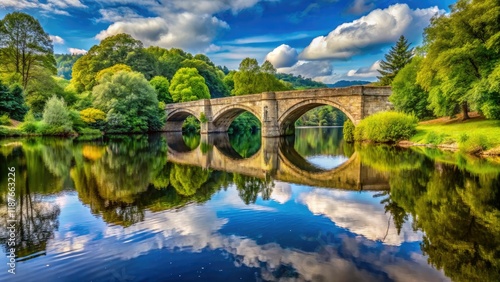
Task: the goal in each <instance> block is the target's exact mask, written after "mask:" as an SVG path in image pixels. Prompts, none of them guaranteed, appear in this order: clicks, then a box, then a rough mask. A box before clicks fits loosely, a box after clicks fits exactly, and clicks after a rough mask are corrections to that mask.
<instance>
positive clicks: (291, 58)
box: [266, 44, 299, 68]
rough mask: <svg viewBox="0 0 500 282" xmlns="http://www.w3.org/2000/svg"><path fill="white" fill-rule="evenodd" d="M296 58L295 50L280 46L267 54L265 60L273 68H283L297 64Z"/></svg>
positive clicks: (284, 45) (283, 45)
mask: <svg viewBox="0 0 500 282" xmlns="http://www.w3.org/2000/svg"><path fill="white" fill-rule="evenodd" d="M298 56H299V54H298V53H297V50H295V49H294V48H292V47H290V46H288V45H286V44H282V45H280V46H278V47H277V48H275V49H274V50H273V51H271V52H269V54H267V56H266V60H268V61H269V62H270V63H271V64H273V66H274V67H275V68H284V67H291V66H293V65H294V64H295V63H297V60H298Z"/></svg>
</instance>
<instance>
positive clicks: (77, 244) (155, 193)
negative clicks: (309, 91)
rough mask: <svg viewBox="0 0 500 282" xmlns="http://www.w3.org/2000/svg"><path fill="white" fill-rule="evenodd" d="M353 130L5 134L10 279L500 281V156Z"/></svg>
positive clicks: (3, 209)
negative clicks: (365, 136)
mask: <svg viewBox="0 0 500 282" xmlns="http://www.w3.org/2000/svg"><path fill="white" fill-rule="evenodd" d="M341 136H342V132H341V129H338V128H337V129H335V128H333V129H332V128H330V129H328V128H321V129H310V128H308V129H298V130H297V133H296V136H295V137H294V138H284V139H276V138H275V139H266V138H261V137H260V136H259V135H253V136H245V135H237V136H227V135H210V136H201V137H200V136H199V135H198V136H191V137H189V136H181V135H149V136H122V137H113V138H109V137H106V138H101V139H97V140H82V139H74V140H69V139H47V138H31V139H27V138H25V139H3V140H0V171H1V175H0V196H1V197H0V216H1V226H0V245H1V248H0V256H1V257H0V281H500V164H499V163H498V162H496V163H495V162H494V161H486V160H482V159H477V158H474V157H470V156H461V155H454V154H450V153H444V152H440V151H436V150H431V149H422V148H415V149H399V148H395V147H390V146H368V145H363V146H352V145H349V144H346V143H344V142H343V141H342V138H341ZM8 167H15V168H16V200H17V202H16V203H17V205H16V209H15V212H14V213H13V214H12V216H14V217H15V219H16V220H17V221H16V229H15V235H16V237H15V240H16V241H15V243H16V246H15V248H16V256H17V262H16V269H15V272H16V274H15V275H12V274H10V273H8V272H7V270H8V269H9V268H8V265H7V263H8V259H7V254H8V249H9V247H8V242H9V241H8V240H7V239H8V238H9V231H8V230H7V228H6V227H7V223H8V222H7V218H8V216H10V215H11V214H7V192H8V191H7V187H8V185H7V183H8V182H7V172H8V171H7V168H8Z"/></svg>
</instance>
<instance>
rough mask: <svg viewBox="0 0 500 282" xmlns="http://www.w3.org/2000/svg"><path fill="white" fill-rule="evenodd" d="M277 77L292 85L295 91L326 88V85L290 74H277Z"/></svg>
mask: <svg viewBox="0 0 500 282" xmlns="http://www.w3.org/2000/svg"><path fill="white" fill-rule="evenodd" d="M276 77H277V78H278V79H280V80H283V81H286V82H289V83H291V84H292V86H293V89H308V88H326V87H328V86H327V85H326V84H324V83H321V82H317V81H314V80H312V79H310V78H305V77H302V76H300V75H299V76H295V75H293V74H288V73H277V74H276Z"/></svg>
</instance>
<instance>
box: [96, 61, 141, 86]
mask: <svg viewBox="0 0 500 282" xmlns="http://www.w3.org/2000/svg"><path fill="white" fill-rule="evenodd" d="M119 71H125V72H132V68H131V67H129V66H127V65H125V64H116V65H114V66H111V67H109V68H105V69H103V70H100V71H99V72H98V73H97V75H96V76H95V80H96V81H97V82H99V81H100V80H101V79H102V78H103V77H104V76H106V75H113V74H115V73H117V72H119Z"/></svg>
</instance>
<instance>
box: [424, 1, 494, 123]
mask: <svg viewBox="0 0 500 282" xmlns="http://www.w3.org/2000/svg"><path fill="white" fill-rule="evenodd" d="M499 18H500V6H499V5H498V1H496V0H473V1H469V0H459V1H458V2H457V3H455V4H454V5H452V6H451V13H450V14H449V15H442V16H438V17H436V18H434V19H433V20H432V21H431V24H430V26H429V27H428V28H426V29H425V32H424V43H425V45H424V50H425V51H426V52H427V54H426V56H425V59H424V60H423V62H422V68H421V69H420V71H419V72H418V75H417V82H418V83H419V84H420V85H421V86H422V87H423V88H424V90H426V91H429V101H430V107H431V108H432V109H433V111H434V114H436V115H437V116H445V115H453V114H455V113H456V112H457V109H459V108H461V110H462V112H463V114H464V115H463V118H464V119H467V118H468V115H467V112H468V110H469V104H471V103H472V102H474V101H477V102H479V104H480V105H479V109H481V104H484V103H486V101H488V100H489V89H488V87H483V86H485V85H486V84H488V83H487V81H483V80H488V76H489V75H490V74H491V73H492V71H493V69H494V68H495V66H497V65H498V64H499V63H500V48H499V46H500V21H499V20H498V19H499ZM482 81H483V82H484V84H483V85H479V86H478V84H480V83H481V82H482ZM486 104H487V103H486Z"/></svg>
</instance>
